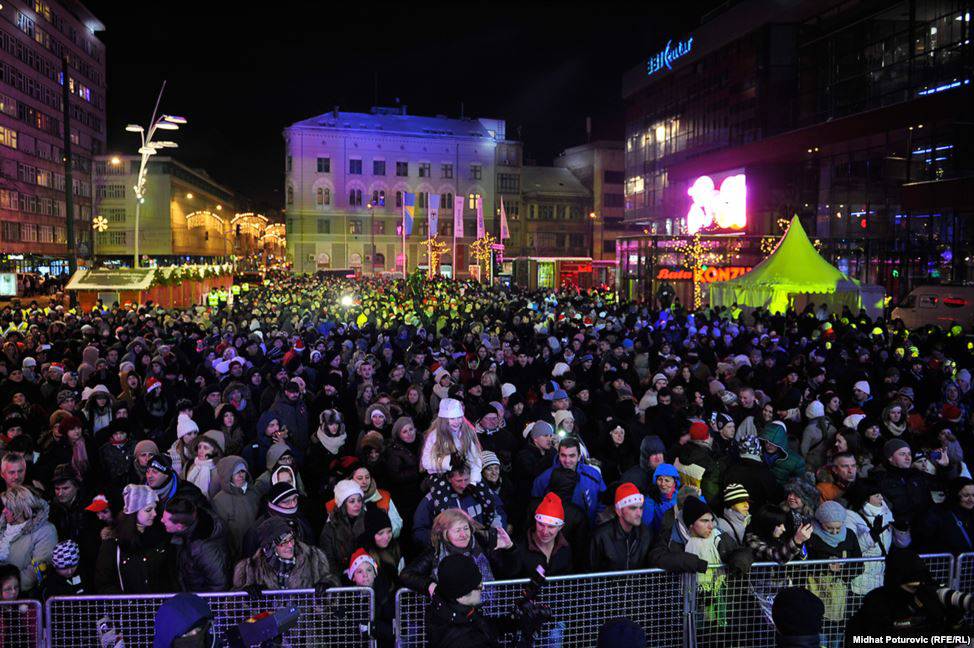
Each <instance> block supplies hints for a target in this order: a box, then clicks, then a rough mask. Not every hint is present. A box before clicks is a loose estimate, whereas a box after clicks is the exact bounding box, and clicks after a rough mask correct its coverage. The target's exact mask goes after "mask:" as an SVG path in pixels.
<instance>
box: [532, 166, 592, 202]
mask: <svg viewBox="0 0 974 648" xmlns="http://www.w3.org/2000/svg"><path fill="white" fill-rule="evenodd" d="M521 191H522V192H523V193H524V194H525V195H529V194H544V195H546V196H569V197H577V198H587V197H588V196H590V195H591V193H590V192H589V190H588V189H586V188H585V187H584V185H582V183H581V182H579V181H578V178H576V177H575V174H573V173H572V172H571V171H569V170H568V169H563V168H561V167H543V166H525V167H522V168H521Z"/></svg>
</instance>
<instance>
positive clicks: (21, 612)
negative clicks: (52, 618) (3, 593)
mask: <svg viewBox="0 0 974 648" xmlns="http://www.w3.org/2000/svg"><path fill="white" fill-rule="evenodd" d="M43 633H44V624H43V623H42V622H41V604H40V602H39V601H0V646H3V647H4V648H7V647H8V646H9V647H11V648H40V646H42V645H43V644H42V636H43Z"/></svg>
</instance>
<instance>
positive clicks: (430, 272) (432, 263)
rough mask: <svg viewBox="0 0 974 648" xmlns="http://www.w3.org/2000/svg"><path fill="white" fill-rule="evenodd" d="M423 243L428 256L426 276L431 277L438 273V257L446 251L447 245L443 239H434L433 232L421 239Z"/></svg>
mask: <svg viewBox="0 0 974 648" xmlns="http://www.w3.org/2000/svg"><path fill="white" fill-rule="evenodd" d="M423 245H425V246H426V253H427V256H428V258H429V268H428V269H427V271H426V276H427V277H428V278H430V279H432V278H433V277H435V276H436V275H438V274H439V271H440V257H441V256H443V255H444V254H445V253H446V251H447V250H448V249H449V246H447V244H446V243H444V242H443V241H438V240H436V235H435V234H434V235H433V236H431V237H429V238H428V239H426V240H425V241H423Z"/></svg>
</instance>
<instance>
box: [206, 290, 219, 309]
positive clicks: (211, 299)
mask: <svg viewBox="0 0 974 648" xmlns="http://www.w3.org/2000/svg"><path fill="white" fill-rule="evenodd" d="M206 302H207V303H208V304H209V305H210V308H217V307H218V306H219V305H220V296H219V295H218V294H217V291H216V288H211V289H210V292H209V294H207V295H206Z"/></svg>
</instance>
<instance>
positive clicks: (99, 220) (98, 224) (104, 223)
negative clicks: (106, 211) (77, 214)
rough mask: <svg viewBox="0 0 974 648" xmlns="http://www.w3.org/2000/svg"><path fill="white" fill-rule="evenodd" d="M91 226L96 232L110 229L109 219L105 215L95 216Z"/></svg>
mask: <svg viewBox="0 0 974 648" xmlns="http://www.w3.org/2000/svg"><path fill="white" fill-rule="evenodd" d="M91 226H92V227H93V228H95V231H96V232H104V231H106V230H107V229H108V219H107V218H105V217H104V216H95V217H94V218H92V219H91Z"/></svg>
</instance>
